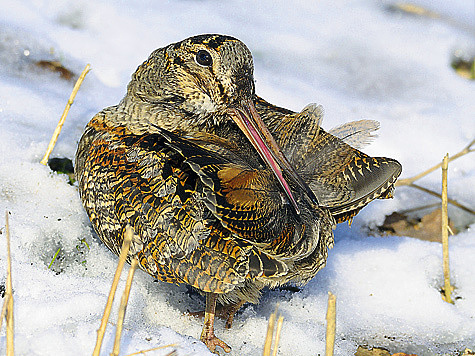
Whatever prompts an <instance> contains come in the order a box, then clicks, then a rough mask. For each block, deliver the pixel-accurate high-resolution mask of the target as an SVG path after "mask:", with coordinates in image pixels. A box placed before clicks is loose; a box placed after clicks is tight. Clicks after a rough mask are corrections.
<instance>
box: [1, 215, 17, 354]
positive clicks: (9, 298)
mask: <svg viewBox="0 0 475 356" xmlns="http://www.w3.org/2000/svg"><path fill="white" fill-rule="evenodd" d="M8 214H9V213H8V211H5V232H6V233H5V235H6V239H7V280H6V288H5V301H4V305H3V308H2V320H3V317H4V316H5V318H6V323H5V324H6V329H7V332H6V334H7V335H6V339H7V352H6V355H7V356H13V355H14V354H15V347H14V343H13V339H14V330H13V288H12V257H11V249H10V223H9V221H8ZM0 327H1V324H0Z"/></svg>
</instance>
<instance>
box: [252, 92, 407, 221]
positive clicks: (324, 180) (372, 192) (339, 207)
mask: <svg viewBox="0 0 475 356" xmlns="http://www.w3.org/2000/svg"><path fill="white" fill-rule="evenodd" d="M269 105H270V104H269ZM256 108H257V110H258V112H259V113H261V112H262V116H263V117H264V118H266V120H265V122H266V124H267V123H268V122H269V123H270V124H271V125H272V126H271V127H270V130H271V132H272V133H273V134H274V135H275V138H276V140H277V142H278V144H279V145H280V146H281V147H282V150H283V152H284V153H285V155H286V156H287V157H288V158H289V161H290V163H291V164H292V165H294V167H295V168H296V170H297V172H298V173H299V174H300V175H301V176H302V178H303V179H304V180H305V181H306V182H307V184H308V185H309V186H310V188H311V189H312V190H313V191H314V193H315V195H316V197H317V199H318V201H319V203H320V205H322V206H326V207H328V208H329V209H330V211H331V212H332V214H333V215H334V216H335V217H336V218H337V221H344V220H347V219H349V218H351V217H352V216H354V215H355V214H356V213H357V212H358V211H359V210H360V209H361V208H362V207H364V206H365V205H366V204H368V203H369V202H370V201H371V200H374V199H377V198H387V197H390V196H391V192H392V189H393V185H394V182H395V181H396V179H397V177H398V176H399V175H400V173H401V165H400V164H399V162H397V161H396V160H393V159H390V158H384V157H376V158H373V157H370V156H368V155H366V154H364V153H363V152H361V151H359V150H357V149H356V148H354V147H352V146H350V145H349V144H348V143H357V144H358V145H360V144H362V143H365V142H366V141H368V139H370V138H371V137H372V135H371V133H372V132H373V131H375V130H376V129H377V123H376V122H375V121H371V120H363V121H359V122H353V123H348V124H345V125H342V126H340V127H339V128H336V129H334V131H333V133H334V134H336V135H333V134H331V133H327V132H326V131H325V130H323V129H322V128H321V122H322V118H323V109H322V108H321V106H317V105H315V104H311V105H309V106H307V107H306V108H305V109H304V110H302V111H301V112H300V113H290V114H289V113H285V112H283V111H282V110H277V109H278V108H277V109H275V107H274V106H272V105H270V106H267V104H266V102H265V101H264V100H262V99H259V100H258V101H257V102H256ZM272 111H274V112H275V115H276V116H277V117H279V120H276V119H275V118H271V117H272V115H271V112H272ZM330 132H331V131H330Z"/></svg>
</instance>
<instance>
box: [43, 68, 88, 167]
mask: <svg viewBox="0 0 475 356" xmlns="http://www.w3.org/2000/svg"><path fill="white" fill-rule="evenodd" d="M90 67H91V65H90V64H87V65H86V67H85V68H84V70H83V71H82V73H81V75H80V76H79V78H78V80H77V81H76V84H75V85H74V88H73V91H72V92H71V95H70V96H69V100H68V102H67V104H66V107H65V108H64V111H63V115H61V119H59V122H58V125H57V126H56V129H55V130H54V132H53V136H52V137H51V140H50V141H49V144H48V148H47V149H46V153H45V155H44V156H43V159H42V160H41V161H40V163H41V164H42V165H45V166H46V165H47V164H48V158H49V155H50V154H51V152H52V151H53V148H54V146H55V145H56V141H57V140H58V136H59V133H60V132H61V128H62V127H63V124H64V122H65V121H66V116H68V113H69V109H70V108H71V105H73V103H74V98H75V97H76V94H77V93H78V90H79V87H80V86H81V84H82V82H83V81H84V78H85V77H86V74H87V73H88V72H89V70H90Z"/></svg>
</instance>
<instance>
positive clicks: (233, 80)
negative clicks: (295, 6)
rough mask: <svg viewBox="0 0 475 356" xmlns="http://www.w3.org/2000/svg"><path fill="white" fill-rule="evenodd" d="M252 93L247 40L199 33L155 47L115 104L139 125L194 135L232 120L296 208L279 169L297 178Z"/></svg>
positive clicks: (141, 128) (137, 126)
mask: <svg viewBox="0 0 475 356" xmlns="http://www.w3.org/2000/svg"><path fill="white" fill-rule="evenodd" d="M254 99H255V87H254V77H253V60H252V55H251V52H250V51H249V49H248V48H247V47H246V45H245V44H244V43H242V42H241V41H239V40H237V39H235V38H233V37H230V36H223V35H199V36H194V37H190V38H188V39H185V40H183V41H181V42H177V43H173V44H170V45H168V46H166V47H164V48H160V49H158V50H156V51H154V52H153V53H152V54H151V55H150V57H149V58H148V59H147V60H146V61H145V62H144V63H142V64H141V65H140V66H139V67H138V68H137V70H136V72H135V73H134V75H133V76H132V80H131V82H130V84H129V86H128V89H127V95H126V97H125V98H124V100H123V101H122V102H121V104H120V106H122V107H121V109H122V111H126V112H128V115H129V117H130V121H129V124H130V125H132V126H133V125H135V128H136V129H138V131H143V130H144V129H145V130H147V129H146V127H147V126H149V127H157V126H158V127H160V128H163V129H166V130H169V131H174V132H176V133H179V134H184V135H188V136H190V135H191V136H193V134H194V133H196V132H202V131H211V132H213V131H214V129H213V128H214V127H216V126H219V125H225V124H228V125H229V124H230V125H237V127H239V129H240V130H241V131H242V132H243V133H244V135H245V136H246V137H247V139H248V140H249V141H250V143H251V144H252V146H253V147H254V148H255V149H256V151H257V152H258V153H259V155H260V157H261V158H262V160H263V161H264V162H265V163H266V164H267V165H268V166H269V167H270V168H271V169H272V170H273V172H274V174H275V176H276V178H277V179H278V181H279V183H280V184H281V186H282V189H283V190H284V191H285V193H286V195H287V196H288V197H289V199H290V200H291V202H292V204H293V205H294V208H295V210H296V211H297V212H298V207H297V204H296V203H295V200H294V198H293V196H292V193H291V191H290V188H289V186H288V184H287V182H286V181H285V179H284V177H283V173H282V170H284V171H287V172H288V173H289V174H290V175H291V176H293V177H294V178H295V179H297V180H298V181H299V183H302V181H301V179H300V178H299V177H298V175H297V173H296V172H295V170H294V169H293V168H292V167H291V165H290V164H289V162H288V161H287V159H286V158H285V156H284V155H283V154H282V152H281V150H280V148H279V146H278V145H277V143H276V142H275V141H274V139H273V137H272V135H271V134H270V132H269V130H268V129H267V128H266V126H265V125H264V122H263V121H262V120H261V118H260V117H259V115H258V113H257V110H256V108H255V106H254ZM129 127H130V126H129ZM150 131H151V132H153V129H150ZM225 139H228V138H225Z"/></svg>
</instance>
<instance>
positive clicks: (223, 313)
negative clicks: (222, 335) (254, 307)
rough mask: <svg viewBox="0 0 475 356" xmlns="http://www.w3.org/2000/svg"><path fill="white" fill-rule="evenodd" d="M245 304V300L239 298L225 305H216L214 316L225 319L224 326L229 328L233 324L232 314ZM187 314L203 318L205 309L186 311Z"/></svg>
mask: <svg viewBox="0 0 475 356" xmlns="http://www.w3.org/2000/svg"><path fill="white" fill-rule="evenodd" d="M244 304H246V301H244V300H240V301H239V302H237V303H232V304H227V305H221V304H219V305H217V306H216V308H215V316H216V317H218V318H220V319H222V320H225V321H226V324H225V328H226V329H230V328H231V327H232V325H233V320H234V315H236V313H237V311H238V310H239V309H241V307H242V306H243V305H244ZM188 314H189V315H192V316H196V317H200V318H203V317H204V316H205V311H204V310H202V311H197V312H188Z"/></svg>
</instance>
